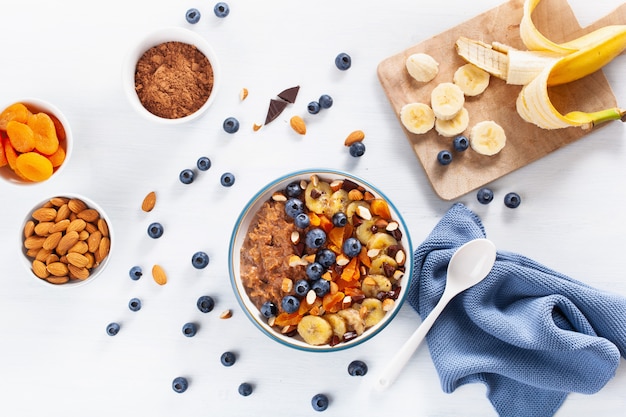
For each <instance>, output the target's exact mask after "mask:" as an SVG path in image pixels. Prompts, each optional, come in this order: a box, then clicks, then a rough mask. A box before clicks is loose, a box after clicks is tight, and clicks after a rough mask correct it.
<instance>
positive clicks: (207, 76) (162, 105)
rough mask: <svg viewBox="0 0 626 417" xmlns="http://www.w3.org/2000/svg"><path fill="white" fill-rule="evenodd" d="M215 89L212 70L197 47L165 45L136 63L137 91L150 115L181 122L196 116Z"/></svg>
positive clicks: (152, 50)
mask: <svg viewBox="0 0 626 417" xmlns="http://www.w3.org/2000/svg"><path fill="white" fill-rule="evenodd" d="M212 89H213V67H212V66H211V63H210V62H209V60H208V58H207V57H206V56H205V55H204V54H203V53H202V52H200V51H199V50H198V49H197V48H196V47H195V46H194V45H190V44H187V43H183V42H175V41H171V42H164V43H161V44H159V45H156V46H154V47H152V48H150V49H148V50H147V51H146V52H145V53H144V54H143V55H142V56H141V58H139V60H138V61H137V68H136V70H135V91H136V92H137V96H138V97H139V101H141V104H142V105H143V106H144V107H145V108H146V110H148V111H149V112H150V113H152V114H154V115H156V116H159V117H163V118H166V119H178V118H181V117H185V116H188V115H190V114H192V113H194V112H196V111H197V110H198V109H199V108H200V107H202V105H203V104H204V103H205V102H206V101H207V100H208V98H209V96H210V95H211V91H212Z"/></svg>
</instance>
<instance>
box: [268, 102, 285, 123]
mask: <svg viewBox="0 0 626 417" xmlns="http://www.w3.org/2000/svg"><path fill="white" fill-rule="evenodd" d="M285 107H287V102H286V101H282V100H274V99H271V100H270V106H269V108H268V109H267V116H266V117H265V124H268V123H270V122H271V121H272V120H274V119H276V118H277V117H278V116H279V115H280V114H281V113H282V112H283V110H285Z"/></svg>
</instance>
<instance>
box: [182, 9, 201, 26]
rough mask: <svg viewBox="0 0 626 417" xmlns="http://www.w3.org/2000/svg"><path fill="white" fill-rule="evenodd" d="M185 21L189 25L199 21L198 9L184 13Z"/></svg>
mask: <svg viewBox="0 0 626 417" xmlns="http://www.w3.org/2000/svg"><path fill="white" fill-rule="evenodd" d="M185 19H187V22H189V23H191V24H196V23H198V22H199V21H200V11H199V10H198V9H189V10H187V13H185Z"/></svg>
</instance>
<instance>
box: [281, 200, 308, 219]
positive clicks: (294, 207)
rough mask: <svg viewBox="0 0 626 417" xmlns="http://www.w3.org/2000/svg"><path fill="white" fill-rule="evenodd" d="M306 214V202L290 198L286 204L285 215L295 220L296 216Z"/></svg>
mask: <svg viewBox="0 0 626 417" xmlns="http://www.w3.org/2000/svg"><path fill="white" fill-rule="evenodd" d="M303 212H304V202H303V201H302V200H300V199H299V198H290V199H289V200H287V202H286V203H285V213H286V214H287V216H289V217H291V218H292V219H295V218H296V216H297V215H298V214H300V213H303Z"/></svg>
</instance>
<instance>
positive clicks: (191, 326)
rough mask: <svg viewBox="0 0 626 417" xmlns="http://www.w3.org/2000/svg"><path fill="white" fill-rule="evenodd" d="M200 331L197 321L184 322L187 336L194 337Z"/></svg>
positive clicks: (184, 333)
mask: <svg viewBox="0 0 626 417" xmlns="http://www.w3.org/2000/svg"><path fill="white" fill-rule="evenodd" d="M197 331H198V326H196V324H195V323H185V324H183V335H185V336H187V337H194V336H195V335H196V332H197Z"/></svg>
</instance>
